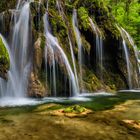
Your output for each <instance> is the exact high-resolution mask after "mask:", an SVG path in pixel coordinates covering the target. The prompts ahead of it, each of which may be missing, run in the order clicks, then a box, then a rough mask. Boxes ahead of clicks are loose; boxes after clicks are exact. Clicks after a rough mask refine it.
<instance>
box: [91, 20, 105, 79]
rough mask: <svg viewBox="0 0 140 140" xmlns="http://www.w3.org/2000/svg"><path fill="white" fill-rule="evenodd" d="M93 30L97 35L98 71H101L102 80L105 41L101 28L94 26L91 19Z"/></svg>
mask: <svg viewBox="0 0 140 140" xmlns="http://www.w3.org/2000/svg"><path fill="white" fill-rule="evenodd" d="M89 21H90V24H91V28H92V30H93V32H95V34H96V65H97V64H98V65H99V69H97V70H96V71H99V73H100V78H101V80H103V79H102V69H103V39H102V34H101V32H100V30H99V28H98V27H97V26H96V25H95V24H94V22H93V21H92V19H91V18H89Z"/></svg>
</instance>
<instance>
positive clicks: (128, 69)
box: [117, 26, 132, 89]
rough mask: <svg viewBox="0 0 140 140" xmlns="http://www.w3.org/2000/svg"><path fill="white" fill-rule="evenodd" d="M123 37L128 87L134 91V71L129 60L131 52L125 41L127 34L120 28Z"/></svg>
mask: <svg viewBox="0 0 140 140" xmlns="http://www.w3.org/2000/svg"><path fill="white" fill-rule="evenodd" d="M117 28H118V29H119V31H120V33H121V36H122V46H123V50H124V54H125V61H126V65H127V72H128V78H127V80H128V85H129V89H132V76H131V75H132V70H131V62H130V60H129V52H128V48H127V45H126V41H125V34H124V33H125V32H124V30H123V29H122V28H121V27H118V26H117Z"/></svg>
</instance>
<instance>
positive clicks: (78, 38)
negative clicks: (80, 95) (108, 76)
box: [72, 9, 83, 90]
mask: <svg viewBox="0 0 140 140" xmlns="http://www.w3.org/2000/svg"><path fill="white" fill-rule="evenodd" d="M72 25H73V29H74V33H75V36H76V42H77V45H78V62H79V71H80V73H79V79H80V86H81V90H82V88H83V82H82V81H83V74H82V64H83V54H82V41H81V34H80V31H79V29H78V20H77V11H76V9H74V10H73V16H72Z"/></svg>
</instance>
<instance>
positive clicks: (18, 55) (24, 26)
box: [1, 1, 31, 97]
mask: <svg viewBox="0 0 140 140" xmlns="http://www.w3.org/2000/svg"><path fill="white" fill-rule="evenodd" d="M20 2H21V1H19V2H18V5H19V6H20ZM29 4H30V3H29V2H24V4H23V5H22V7H20V9H21V10H20V11H19V16H18V15H16V13H15V14H13V15H12V18H13V21H14V27H13V29H12V42H11V43H9V44H10V45H9V46H8V45H6V46H8V47H7V49H8V50H9V54H10V70H9V72H8V81H7V82H6V86H5V89H3V90H2V91H1V95H3V96H8V97H24V96H26V92H27V86H28V75H29V72H30V66H31V61H30V57H29V48H28V46H29V37H30V33H29V20H30V6H29ZM18 5H17V9H19V6H18ZM13 12H14V11H13ZM23 75H24V76H23Z"/></svg>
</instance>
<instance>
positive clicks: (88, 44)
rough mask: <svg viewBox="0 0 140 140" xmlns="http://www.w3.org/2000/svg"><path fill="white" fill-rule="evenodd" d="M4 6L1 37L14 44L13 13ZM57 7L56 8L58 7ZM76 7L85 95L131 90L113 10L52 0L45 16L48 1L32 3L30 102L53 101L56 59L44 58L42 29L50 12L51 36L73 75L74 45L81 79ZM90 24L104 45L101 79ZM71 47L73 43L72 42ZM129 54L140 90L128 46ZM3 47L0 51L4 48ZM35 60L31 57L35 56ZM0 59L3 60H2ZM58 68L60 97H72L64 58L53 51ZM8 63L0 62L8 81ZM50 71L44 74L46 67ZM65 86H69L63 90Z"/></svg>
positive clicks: (0, 72) (78, 1)
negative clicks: (49, 97) (48, 97)
mask: <svg viewBox="0 0 140 140" xmlns="http://www.w3.org/2000/svg"><path fill="white" fill-rule="evenodd" d="M5 3H6V0H3V2H2V3H0V7H2V9H1V10H0V12H2V11H5V12H3V14H0V15H1V16H0V17H1V18H0V25H1V26H0V33H2V34H3V35H4V36H5V37H6V38H7V39H8V40H9V42H10V34H9V30H10V29H11V28H12V27H11V26H12V25H13V24H12V22H13V21H11V18H10V17H11V13H12V12H11V11H10V10H8V11H6V10H7V8H6V7H5V6H4V4H5ZM56 4H57V6H56ZM14 6H15V1H13V0H10V1H9V3H8V8H10V9H11V8H13V7H14ZM73 7H74V8H75V9H77V17H78V28H79V31H80V33H81V40H82V51H83V61H84V62H83V66H82V74H83V79H82V82H83V85H82V86H81V87H80V88H81V89H82V88H84V91H88V92H94V91H99V90H101V91H102V90H106V91H115V90H118V89H126V88H128V80H127V75H128V72H127V67H126V62H125V59H124V54H123V49H122V46H121V45H120V44H121V42H122V38H121V34H120V33H119V30H118V29H117V27H116V21H115V19H114V17H113V16H112V14H111V9H110V8H109V7H108V6H106V5H105V4H104V3H103V2H102V1H100V0H99V1H96V0H90V1H89V0H85V1H84V2H83V0H72V1H71V2H70V1H68V0H65V1H64V0H58V1H56V0H53V1H49V7H48V10H47V5H46V1H45V0H42V3H41V4H39V3H38V2H31V3H30V12H31V15H30V17H31V21H30V24H31V25H32V28H31V32H32V36H30V38H29V39H30V40H31V43H30V45H31V46H30V48H32V51H31V52H33V56H32V69H31V73H30V76H29V87H28V95H29V96H30V97H43V96H46V95H49V94H50V93H51V92H52V91H53V88H52V87H53V84H52V83H51V79H50V78H52V75H51V74H52V53H51V51H50V50H49V49H48V52H49V53H48V56H47V58H45V54H44V53H45V47H46V38H45V37H44V23H43V16H44V14H45V13H46V12H48V18H49V23H50V30H51V31H52V34H53V35H54V36H55V37H57V39H58V42H59V44H60V46H61V48H62V49H63V50H64V52H65V54H66V55H67V58H68V59H69V62H70V64H71V67H72V69H73V64H72V59H71V51H70V43H71V44H72V48H73V51H74V57H75V63H76V68H77V73H78V78H80V76H81V75H80V74H79V65H78V45H77V43H76V36H75V32H74V31H73V26H72V21H71V19H72V13H73ZM89 18H91V19H92V20H93V22H94V24H95V25H96V26H97V27H98V29H99V30H100V32H101V35H102V40H103V67H102V78H101V77H100V75H101V73H100V72H99V70H98V68H99V67H101V66H100V65H99V64H98V62H97V61H96V56H97V54H96V50H97V47H96V33H95V32H94V31H93V29H92V27H91V24H90V22H89ZM70 41H71V42H70ZM127 46H128V51H129V53H130V61H131V67H132V69H133V70H132V71H133V74H132V77H133V78H132V81H133V87H134V88H137V87H138V86H139V81H138V80H137V77H138V67H137V62H136V58H135V54H134V50H133V48H132V46H131V45H130V44H129V43H128V44H127ZM0 47H1V46H0ZM31 55H32V54H31ZM0 56H1V55H0ZM45 59H47V60H48V61H47V64H45ZM54 59H55V65H56V69H57V72H56V73H57V78H56V81H55V82H56V85H57V86H56V89H57V92H58V94H59V95H60V96H63V94H62V93H64V92H65V93H67V95H68V96H69V90H67V89H69V88H70V83H69V81H68V79H69V77H68V74H67V71H66V67H65V66H64V62H63V59H62V57H61V54H60V53H59V52H58V51H55V54H54ZM5 62H6V63H7V60H6V59H5V58H4V59H2V58H0V76H1V77H5V72H6V71H7V70H8V67H7V65H5V64H6V63H5ZM46 66H48V67H47V70H45V67H46ZM64 85H65V86H64Z"/></svg>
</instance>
